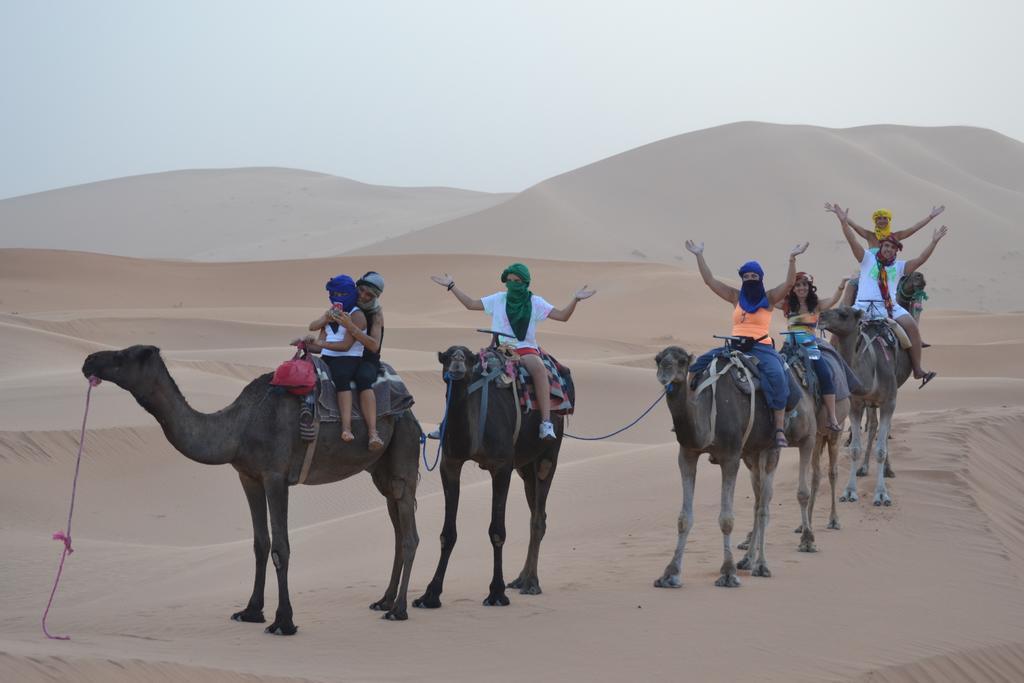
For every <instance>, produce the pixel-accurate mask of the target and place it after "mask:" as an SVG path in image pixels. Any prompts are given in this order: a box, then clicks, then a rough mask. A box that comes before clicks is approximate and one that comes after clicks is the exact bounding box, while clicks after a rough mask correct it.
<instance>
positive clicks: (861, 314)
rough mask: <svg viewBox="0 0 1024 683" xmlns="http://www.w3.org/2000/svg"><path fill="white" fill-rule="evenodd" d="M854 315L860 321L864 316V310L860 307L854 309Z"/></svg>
mask: <svg viewBox="0 0 1024 683" xmlns="http://www.w3.org/2000/svg"><path fill="white" fill-rule="evenodd" d="M853 317H854V318H855V319H856V320H857V322H860V319H861V318H863V317H864V311H862V310H860V309H859V308H855V309H853Z"/></svg>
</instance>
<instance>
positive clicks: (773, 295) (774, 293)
mask: <svg viewBox="0 0 1024 683" xmlns="http://www.w3.org/2000/svg"><path fill="white" fill-rule="evenodd" d="M809 244H810V242H804V243H803V244H798V245H796V246H795V247H793V249H792V250H790V252H789V270H787V271H786V281H785V282H783V283H782V284H781V285H779V286H778V287H775V288H773V289H772V290H771V291H770V292H768V303H769V304H771V305H772V306H774V305H775V304H777V303H779V302H780V301H782V300H783V299H785V298H786V297H787V296H788V295H789V290H791V289H793V285H795V284H796V257H797V256H799V255H800V254H802V253H804V252H805V251H807V247H808V245H809Z"/></svg>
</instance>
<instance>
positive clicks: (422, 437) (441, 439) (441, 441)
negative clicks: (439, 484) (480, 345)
mask: <svg viewBox="0 0 1024 683" xmlns="http://www.w3.org/2000/svg"><path fill="white" fill-rule="evenodd" d="M444 381H445V383H446V384H447V388H446V389H445V398H444V417H442V418H441V425H440V427H439V428H438V429H439V431H440V434H439V436H438V440H437V455H436V456H434V464H433V465H428V464H427V435H426V434H421V435H420V443H421V444H422V445H423V466H424V467H425V468H427V472H433V471H434V469H435V468H436V467H437V463H438V462H439V461H440V460H441V446H443V445H444V430H445V427H446V426H447V425H448V408H449V407H450V406H451V404H452V378H451V377H449V376H448V374H447V373H445V376H444Z"/></svg>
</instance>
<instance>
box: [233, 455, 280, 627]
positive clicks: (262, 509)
mask: <svg viewBox="0 0 1024 683" xmlns="http://www.w3.org/2000/svg"><path fill="white" fill-rule="evenodd" d="M238 478H239V479H240V480H241V482H242V488H243V489H244V490H245V499H246V500H247V501H249V513H250V514H251V515H252V549H253V551H254V552H255V554H256V580H255V581H254V582H253V587H252V597H250V598H249V604H248V605H246V606H245V609H244V610H242V611H241V612H235V613H234V614H232V615H231V618H232V619H234V620H235V621H250V622H255V623H259V624H262V623H263V622H265V621H266V619H265V618H264V617H263V589H264V587H265V586H266V582H267V558H268V557H270V529H269V528H267V493H266V491H265V490H264V489H263V482H262V481H260V480H259V479H256V478H254V477H250V476H249V475H248V474H245V473H244V472H239V473H238Z"/></svg>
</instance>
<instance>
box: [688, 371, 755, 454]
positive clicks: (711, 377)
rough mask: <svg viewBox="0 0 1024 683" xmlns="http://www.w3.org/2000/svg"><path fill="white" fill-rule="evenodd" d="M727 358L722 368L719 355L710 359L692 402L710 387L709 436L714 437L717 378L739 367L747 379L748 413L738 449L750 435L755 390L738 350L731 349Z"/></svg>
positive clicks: (716, 415)
mask: <svg viewBox="0 0 1024 683" xmlns="http://www.w3.org/2000/svg"><path fill="white" fill-rule="evenodd" d="M726 358H727V359H728V360H727V362H726V363H725V365H723V366H722V369H721V370H719V369H718V361H719V357H718V356H716V357H715V358H713V359H712V360H711V367H710V368H709V370H708V378H707V379H705V380H704V381H703V382H701V383H700V385H699V386H698V387H697V390H696V391H695V392H694V394H693V399H692V400H693V402H694V403H696V401H697V399H698V398H699V397H700V395H701V393H703V392H704V390H706V389H707V388H708V387H711V438H712V439H714V438H715V424H716V422H717V418H718V391H717V388H716V387H717V386H718V380H719V379H721V378H722V376H723V375H725V374H726V373H727V372H729V370H730V369H732V368H734V367H735V368H739V369H740V370H741V371H742V372H743V376H744V378H745V379H746V381H747V385H748V386H749V387H750V413H749V415H748V416H747V428H746V429H745V430H743V441H741V442H740V450H743V447H744V446H746V445H747V437H749V436H750V430H751V429H753V428H754V406H755V397H756V395H757V392H756V391H754V376H753V375H752V374H751V373H750V368H748V367H747V366H746V364H745V363H744V362H743V361H742V360H741V359H740V355H739V352H738V351H733V352H731V353H729V355H728V356H726Z"/></svg>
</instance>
